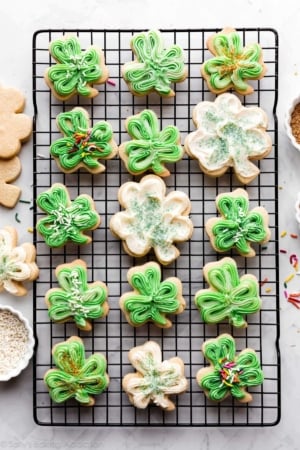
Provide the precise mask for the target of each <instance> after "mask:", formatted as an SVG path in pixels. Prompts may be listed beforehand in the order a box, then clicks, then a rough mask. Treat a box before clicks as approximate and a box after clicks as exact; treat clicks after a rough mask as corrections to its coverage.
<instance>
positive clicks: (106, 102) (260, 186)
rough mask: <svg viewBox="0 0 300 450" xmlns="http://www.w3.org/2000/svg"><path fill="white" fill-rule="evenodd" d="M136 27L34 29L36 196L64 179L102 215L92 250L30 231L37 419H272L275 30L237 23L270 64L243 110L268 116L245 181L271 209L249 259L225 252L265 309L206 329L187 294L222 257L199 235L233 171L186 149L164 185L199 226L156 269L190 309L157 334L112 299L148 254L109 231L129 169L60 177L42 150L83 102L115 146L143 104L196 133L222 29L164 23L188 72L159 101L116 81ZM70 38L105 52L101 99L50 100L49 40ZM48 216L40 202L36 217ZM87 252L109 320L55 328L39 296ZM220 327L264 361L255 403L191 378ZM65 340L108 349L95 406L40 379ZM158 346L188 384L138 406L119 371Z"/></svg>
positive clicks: (275, 402)
mask: <svg viewBox="0 0 300 450" xmlns="http://www.w3.org/2000/svg"><path fill="white" fill-rule="evenodd" d="M137 31H140V30H78V29H72V30H71V29H70V30H61V29H60V30H41V31H37V32H36V33H35V34H34V37H33V102H34V108H35V126H34V196H35V198H36V196H37V195H38V194H39V193H40V192H42V191H45V190H47V189H49V187H50V186H51V185H52V183H54V182H61V183H64V184H65V185H66V186H67V187H68V189H69V191H70V195H71V198H72V199H73V198H75V197H76V196H77V195H78V194H82V193H87V194H89V195H91V196H92V197H93V199H94V201H95V205H96V209H97V211H98V212H99V213H100V214H101V217H102V223H101V226H100V228H98V229H97V230H95V231H94V232H93V233H92V237H93V241H92V243H91V244H89V245H87V246H81V247H80V248H79V247H76V246H72V245H68V246H66V247H64V248H62V249H50V248H48V247H47V246H46V245H45V243H44V241H43V239H42V238H40V237H39V236H38V235H37V234H36V233H35V234H34V240H35V244H36V248H37V261H38V265H39V267H40V276H39V279H38V280H37V281H36V283H35V287H34V328H35V333H36V338H37V341H38V346H37V350H36V354H35V359H34V418H35V421H36V422H37V423H38V424H40V425H85V426H87V425H94V426H100V425H107V426H108V425H109V426H121V425H122V426H125V425H126V426H137V425H142V426H258V425H275V424H276V423H278V421H279V420H280V354H279V345H278V341H279V293H278V279H279V274H278V222H277V209H278V195H277V190H278V178H277V174H278V171H277V119H276V104H277V93H278V37H277V33H276V31H274V30H273V29H269V28H261V29H257V28H255V29H238V31H239V33H240V34H241V36H242V38H243V41H244V43H250V42H259V43H260V44H261V46H262V48H263V52H264V58H265V63H266V65H267V68H268V71H267V74H266V75H265V77H264V78H263V79H262V80H260V81H254V82H253V86H254V93H253V94H251V95H248V96H247V97H245V98H244V97H241V100H242V101H243V103H244V104H245V105H259V106H261V107H262V108H263V109H264V110H265V111H266V113H267V114H268V117H269V129H268V132H269V134H270V136H271V138H272V141H273V150H272V152H271V154H270V155H269V156H268V157H267V158H265V159H264V160H262V161H260V162H258V165H259V167H260V170H261V172H260V175H259V176H258V177H257V178H256V180H254V181H253V182H252V183H251V184H250V185H248V186H247V187H246V189H247V191H248V193H249V197H250V205H251V207H255V206H257V205H258V204H260V205H262V206H264V207H265V208H266V209H267V210H268V212H269V216H270V228H271V231H272V238H271V240H270V242H269V243H268V244H267V245H265V246H262V247H259V248H257V255H256V257H254V258H249V259H245V258H241V257H239V256H237V254H235V253H233V254H232V255H233V256H234V258H235V259H236V261H237V264H238V268H239V269H240V271H241V273H243V272H249V273H253V274H254V275H256V277H257V278H258V279H259V280H260V281H261V288H260V289H261V297H262V301H263V307H262V309H261V311H260V312H259V313H257V314H254V315H251V317H249V318H248V324H249V325H248V328H246V329H242V330H240V329H238V330H237V329H232V328H231V327H229V326H228V325H227V324H226V323H221V324H218V325H207V324H204V323H203V322H202V320H201V319H200V315H199V312H198V310H197V309H196V307H195V306H194V294H195V292H196V291H197V290H199V289H200V288H202V287H205V283H204V281H203V276H202V267H203V266H204V264H206V263H207V262H209V261H213V260H217V259H220V257H221V256H224V255H221V256H220V255H217V254H216V253H215V252H214V251H213V250H212V248H211V246H210V243H209V241H208V239H207V236H206V235H205V233H204V224H205V221H206V220H207V218H208V217H212V216H215V215H216V208H215V198H216V196H217V194H218V193H220V192H225V191H229V190H232V189H234V188H236V187H239V186H240V184H239V183H238V182H237V180H236V178H235V176H234V175H233V174H232V173H231V172H228V173H227V174H225V175H224V176H222V177H221V178H218V179H214V178H209V177H207V176H204V174H203V173H202V172H201V171H200V169H199V166H198V164H197V162H196V161H194V160H191V159H189V158H188V157H187V156H186V157H185V158H184V159H183V160H182V161H180V162H179V163H177V164H176V165H174V166H172V167H171V172H172V175H171V176H170V177H168V178H167V179H166V180H165V181H166V184H167V187H168V191H170V190H173V189H177V190H182V191H184V192H186V193H187V194H188V196H189V197H190V199H191V202H192V212H191V219H192V221H193V223H194V226H195V228H194V234H193V237H192V239H191V240H190V241H189V242H187V243H184V244H182V245H179V247H180V250H181V255H180V257H179V258H178V259H177V260H176V262H175V263H174V264H172V265H170V266H168V267H165V268H164V269H163V276H164V277H167V276H173V275H174V276H178V277H179V278H180V279H181V280H182V284H183V294H184V297H185V299H186V303H187V307H186V309H185V311H184V312H183V313H182V314H180V315H179V316H176V317H174V319H173V326H172V328H170V329H167V330H161V329H158V328H156V327H155V326H154V325H146V326H142V327H140V328H137V329H134V328H132V327H131V326H130V325H128V323H127V322H126V320H125V318H124V316H123V314H122V312H121V311H120V309H119V306H118V305H119V298H120V296H121V294H122V293H124V292H125V291H127V290H129V286H128V284H127V281H126V273H127V270H128V268H129V267H131V266H132V265H135V264H142V263H144V262H145V261H146V260H147V259H151V258H152V259H153V258H154V256H153V255H150V256H148V258H141V259H136V260H135V259H133V258H131V257H129V256H128V255H127V254H125V253H124V251H123V249H122V246H121V243H120V241H119V240H118V239H115V238H114V237H113V236H112V234H111V233H110V230H109V228H108V224H109V220H110V218H111V216H112V215H113V214H114V213H115V212H116V211H118V210H119V208H120V207H119V203H118V200H117V193H118V189H119V187H120V185H121V184H122V183H124V182H126V181H128V180H130V179H132V177H131V176H130V175H129V174H128V173H127V172H126V171H125V169H124V166H123V163H122V162H121V161H120V160H119V159H118V158H115V159H113V160H110V161H107V162H106V167H107V170H106V172H105V173H102V174H100V175H96V176H92V175H90V174H88V173H84V172H78V173H74V174H68V175H65V174H63V173H61V172H60V171H59V170H58V168H57V165H56V163H55V161H54V160H52V159H51V158H50V157H49V146H50V144H51V142H52V141H54V140H56V139H58V138H59V137H60V136H61V135H60V133H59V132H58V129H57V126H56V123H55V118H56V116H57V114H58V113H60V112H61V111H65V110H70V109H72V108H73V107H75V106H78V105H81V106H83V107H85V108H86V109H87V110H88V111H89V113H90V116H91V119H92V123H93V122H97V121H99V120H103V119H104V120H108V121H109V122H110V123H111V125H112V127H113V130H114V136H115V139H116V140H117V141H118V142H119V143H120V142H122V141H124V140H127V139H128V136H127V133H126V131H125V128H124V121H125V119H126V118H127V117H128V116H130V115H133V114H136V113H138V112H140V111H141V110H143V109H144V108H151V109H153V110H154V111H155V112H156V113H157V115H158V117H159V118H160V121H161V125H162V126H166V125H167V124H175V125H177V127H178V128H179V129H180V131H181V136H182V142H183V140H184V137H185V136H186V134H187V133H189V132H191V131H193V130H194V125H193V123H192V119H191V117H192V110H193V107H194V106H195V105H196V104H197V103H198V102H200V101H202V100H213V99H214V98H215V96H214V95H212V94H211V93H210V92H209V91H208V90H207V86H206V84H205V82H204V80H203V79H202V78H201V76H200V65H201V63H202V62H203V61H204V60H205V59H207V58H208V57H210V54H209V52H208V50H207V49H206V44H205V42H206V40H207V38H208V36H210V35H211V34H212V33H214V32H216V31H219V30H218V29H193V30H184V29H181V30H162V33H163V36H164V40H165V44H166V46H168V45H171V44H172V43H174V42H176V43H178V44H179V45H180V46H181V47H182V48H183V49H184V53H185V57H186V63H187V66H188V70H189V76H188V78H187V79H186V80H185V81H184V82H182V83H178V84H177V85H175V93H176V95H175V97H173V98H164V99H162V98H159V97H158V96H157V95H156V94H151V95H149V96H147V97H134V96H133V95H132V94H131V93H130V92H129V91H128V88H127V85H126V84H125V82H124V81H123V80H122V78H121V75H120V74H121V66H122V64H123V63H125V62H127V61H129V60H131V59H132V52H131V49H130V45H129V42H130V39H131V36H132V35H133V34H134V33H135V32H137ZM69 33H72V34H76V35H77V36H78V37H79V39H80V42H81V45H82V48H86V47H88V46H89V45H91V44H97V45H99V46H100V47H102V48H103V50H104V52H105V57H106V64H107V65H108V68H109V72H110V80H111V83H109V84H108V83H106V84H105V85H101V86H99V91H100V93H99V95H98V96H97V97H95V98H94V99H93V100H90V99H84V98H79V97H74V98H73V99H71V100H69V101H67V102H60V101H58V100H56V99H55V98H54V97H53V96H52V94H51V93H50V90H49V89H48V87H47V85H46V84H45V82H44V79H43V74H44V72H45V70H46V68H47V67H48V66H49V65H51V64H53V63H54V62H53V60H52V59H51V57H50V55H49V51H48V46H49V42H50V41H52V40H54V39H57V38H59V37H61V36H62V35H63V34H69ZM42 216H43V213H42V212H41V211H39V210H37V208H36V207H35V209H34V221H35V223H36V221H37V220H38V219H39V218H40V217H42ZM76 258H82V259H84V260H85V261H86V263H87V265H88V274H89V282H92V281H94V280H102V281H103V282H105V283H106V284H107V285H108V289H109V304H110V312H109V315H108V316H107V318H106V319H104V320H99V321H95V322H94V326H93V331H91V332H80V331H78V330H77V328H76V327H75V325H74V324H73V323H66V324H55V323H52V322H51V321H49V318H48V314H47V308H46V306H45V301H44V296H45V293H46V291H47V290H48V289H49V288H51V287H54V286H57V282H56V279H55V276H54V271H55V267H56V266H57V265H58V264H61V263H63V262H67V261H71V260H73V259H76ZM222 332H229V333H231V334H232V335H233V336H234V337H235V339H236V342H237V351H240V350H242V349H243V348H245V347H251V348H253V349H254V350H255V351H256V352H257V354H258V356H259V358H260V360H261V364H262V368H263V371H264V374H265V381H264V383H263V384H262V386H260V387H256V388H252V389H250V391H251V393H252V395H253V401H252V402H251V403H250V404H248V405H246V404H240V403H238V402H235V401H233V400H232V399H231V398H228V399H226V400H225V401H224V402H222V403H220V404H218V403H212V402H211V401H209V400H207V399H206V397H205V395H204V394H203V392H202V390H201V389H200V388H199V386H198V385H197V383H196V380H195V375H196V372H197V371H198V370H199V369H200V368H201V367H203V366H204V365H205V361H204V359H203V355H202V353H201V351H200V347H201V345H202V343H203V341H204V340H206V339H208V338H213V337H216V336H217V335H219V334H220V333H222ZM71 335H80V336H81V337H82V339H83V340H84V343H85V347H86V352H87V355H89V354H91V353H92V352H101V353H103V354H105V356H106V357H107V360H108V372H109V376H110V385H109V388H108V390H107V391H106V392H104V393H103V394H101V395H99V396H96V403H95V405H94V406H93V407H81V406H79V405H78V404H77V403H76V402H75V401H74V402H73V401H69V402H67V403H66V404H63V405H58V404H55V403H53V402H52V401H51V400H50V397H49V395H48V391H47V389H46V386H45V384H44V382H43V375H44V373H45V372H46V371H47V370H48V369H49V368H50V367H52V364H53V363H52V359H51V348H52V346H53V345H54V344H55V343H57V342H60V341H63V340H65V339H67V338H69V337H70V336H71ZM149 339H152V340H155V341H156V342H158V343H159V344H160V345H161V347H162V351H163V357H164V359H168V358H170V357H172V356H175V355H178V356H179V357H181V358H182V359H183V361H184V363H185V373H186V377H187V378H188V380H189V389H188V390H187V392H186V393H184V394H182V395H180V396H178V398H176V399H175V401H176V409H175V411H173V412H164V411H162V410H161V409H160V408H158V407H155V406H150V407H149V408H148V409H147V410H137V409H135V408H134V407H133V406H132V405H131V404H130V403H129V401H128V398H127V395H126V394H125V393H124V392H123V391H122V387H121V381H122V378H123V376H124V375H125V374H126V373H128V372H132V371H134V369H133V368H132V367H131V365H130V364H129V361H128V357H127V354H128V351H129V350H130V349H131V348H132V347H134V346H136V345H141V344H143V343H144V342H145V341H147V340H149Z"/></svg>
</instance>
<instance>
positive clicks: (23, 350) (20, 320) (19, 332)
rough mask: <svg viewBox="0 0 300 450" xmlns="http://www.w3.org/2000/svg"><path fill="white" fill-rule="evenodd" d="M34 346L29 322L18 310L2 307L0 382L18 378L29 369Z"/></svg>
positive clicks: (0, 324) (0, 321) (0, 313)
mask: <svg viewBox="0 0 300 450" xmlns="http://www.w3.org/2000/svg"><path fill="white" fill-rule="evenodd" d="M34 344H35V341H34V337H33V332H32V328H31V327H30V325H29V323H28V320H27V319H26V318H25V317H24V316H23V315H22V314H21V313H20V312H19V311H17V310H16V309H14V308H11V307H10V306H2V305H0V381H8V380H10V379H11V378H13V377H16V376H17V375H19V374H20V372H21V371H22V370H23V369H25V367H27V365H28V363H29V361H30V359H31V357H32V355H33V349H34Z"/></svg>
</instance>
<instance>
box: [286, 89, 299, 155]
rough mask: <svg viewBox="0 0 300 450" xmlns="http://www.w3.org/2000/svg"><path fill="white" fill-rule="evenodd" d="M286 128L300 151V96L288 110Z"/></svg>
mask: <svg viewBox="0 0 300 450" xmlns="http://www.w3.org/2000/svg"><path fill="white" fill-rule="evenodd" d="M285 128H286V133H287V136H288V137H289V139H290V141H291V143H292V144H293V146H294V147H295V148H296V149H297V150H299V151H300V95H298V96H297V97H295V98H294V99H293V100H292V102H291V104H290V107H289V108H288V111H287V115H286V120H285Z"/></svg>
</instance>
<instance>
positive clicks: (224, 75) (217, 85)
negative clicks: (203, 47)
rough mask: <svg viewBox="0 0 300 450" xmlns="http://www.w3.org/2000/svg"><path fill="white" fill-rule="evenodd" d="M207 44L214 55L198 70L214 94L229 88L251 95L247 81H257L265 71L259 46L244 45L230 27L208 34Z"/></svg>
mask: <svg viewBox="0 0 300 450" xmlns="http://www.w3.org/2000/svg"><path fill="white" fill-rule="evenodd" d="M207 47H208V49H209V50H210V52H211V53H212V54H213V55H214V57H213V58H210V59H208V60H207V61H205V62H204V64H203V65H202V67H201V73H202V76H203V78H204V79H205V80H206V82H207V85H208V88H209V89H210V90H211V91H212V92H214V93H215V94H221V93H222V92H225V91H228V90H229V89H231V88H233V89H235V90H236V91H237V92H238V93H239V94H241V95H247V94H251V93H252V92H253V87H252V86H251V85H250V84H248V83H247V80H259V79H261V78H263V76H264V75H265V73H266V71H267V67H266V65H265V64H264V62H263V55H262V50H261V47H260V45H259V44H257V43H255V44H249V45H247V46H246V47H243V44H242V41H241V38H240V36H239V34H238V33H237V32H236V30H235V29H233V28H224V30H222V31H221V32H219V33H216V34H214V35H212V36H210V38H209V39H208V41H207Z"/></svg>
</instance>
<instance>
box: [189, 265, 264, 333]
mask: <svg viewBox="0 0 300 450" xmlns="http://www.w3.org/2000/svg"><path fill="white" fill-rule="evenodd" d="M203 274H204V278H205V280H206V281H207V283H208V284H209V286H210V287H209V289H200V291H198V292H197V293H196V295H195V303H196V306H197V307H198V308H199V310H200V311H201V316H202V318H203V320H204V322H207V323H218V322H222V321H223V320H225V319H228V320H229V323H230V324H232V325H233V326H235V327H238V328H242V327H246V326H247V322H246V320H245V317H244V316H245V315H246V314H253V313H255V312H257V311H259V309H260V307H261V299H260V297H259V285H258V281H257V279H256V277H255V276H254V275H251V274H245V275H243V276H241V277H239V273H238V270H237V265H236V262H235V261H234V260H233V259H232V258H223V259H221V260H220V261H216V262H211V263H208V264H206V265H205V266H204V267H203Z"/></svg>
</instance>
